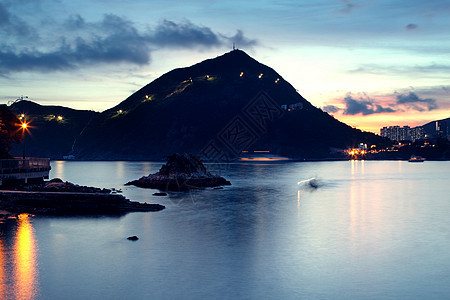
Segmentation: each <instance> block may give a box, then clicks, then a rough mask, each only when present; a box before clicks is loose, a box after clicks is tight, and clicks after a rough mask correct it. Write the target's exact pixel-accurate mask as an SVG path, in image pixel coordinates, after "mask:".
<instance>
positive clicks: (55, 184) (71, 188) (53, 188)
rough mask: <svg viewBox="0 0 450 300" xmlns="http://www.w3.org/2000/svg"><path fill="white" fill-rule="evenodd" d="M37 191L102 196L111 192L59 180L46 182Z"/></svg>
mask: <svg viewBox="0 0 450 300" xmlns="http://www.w3.org/2000/svg"><path fill="white" fill-rule="evenodd" d="M34 190H36V189H34ZM39 190H40V191H45V192H72V193H102V194H109V193H111V190H109V189H101V188H96V187H90V186H80V185H78V184H73V183H71V182H68V181H66V182H63V181H62V180H61V179H59V178H55V179H52V180H50V181H48V182H45V183H44V185H43V186H42V187H41V188H40V189H39Z"/></svg>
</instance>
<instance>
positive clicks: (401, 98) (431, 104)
mask: <svg viewBox="0 0 450 300" xmlns="http://www.w3.org/2000/svg"><path fill="white" fill-rule="evenodd" d="M396 98H397V104H404V105H406V106H407V107H409V108H411V109H414V110H418V111H425V110H433V109H436V108H438V105H437V103H436V100H435V99H432V98H419V96H417V95H416V94H415V93H413V92H410V93H409V94H400V95H397V97H396Z"/></svg>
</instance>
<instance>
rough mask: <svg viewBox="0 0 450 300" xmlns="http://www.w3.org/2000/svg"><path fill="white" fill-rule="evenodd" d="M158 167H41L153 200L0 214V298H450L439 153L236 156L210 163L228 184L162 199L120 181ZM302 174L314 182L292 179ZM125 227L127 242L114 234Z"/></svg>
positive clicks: (446, 202)
mask: <svg viewBox="0 0 450 300" xmlns="http://www.w3.org/2000/svg"><path fill="white" fill-rule="evenodd" d="M160 166H161V163H152V162H145V163H140V162H52V174H51V177H61V178H62V179H63V180H69V181H71V182H75V183H78V184H82V185H94V186H98V187H104V188H111V187H114V188H116V189H122V190H123V194H124V195H125V196H126V197H127V198H129V199H131V200H134V201H141V202H149V203H161V204H163V205H166V207H167V209H166V210H163V211H161V212H157V213H132V214H128V215H126V216H124V217H120V218H109V217H104V218H80V217H71V218H50V217H35V218H31V219H30V218H23V219H22V218H21V219H19V220H16V221H8V222H9V223H10V225H9V227H1V228H2V236H1V239H0V298H4V297H1V296H2V294H1V293H3V295H5V293H6V294H8V293H10V294H8V295H13V297H16V296H21V297H22V296H23V298H33V297H37V298H39V297H42V298H45V299H59V298H69V299H70V298H78V299H79V298H165V299H180V298H183V299H184V298H195V299H200V298H224V299H235V298H246V299H260V298H277V299H298V298H305V299H311V298H315V299H316V298H319V299H349V298H357V299H361V298H364V299H366V298H370V299H382V298H391V299H394V298H395V299H407V298H418V299H419V298H445V297H446V296H448V295H449V294H450V287H448V283H447V281H448V280H447V279H448V278H450V254H449V252H448V247H449V246H450V234H449V232H450V219H449V218H448V211H449V210H450V198H449V196H448V195H449V194H450V187H449V185H448V175H449V167H450V164H449V162H425V163H423V164H410V163H408V162H397V161H393V162H386V161H380V162H371V161H350V162H308V163H280V164H267V163H266V164H252V163H237V164H230V165H221V166H215V167H218V168H219V170H220V172H221V175H223V176H225V177H226V178H227V179H229V180H230V181H231V182H232V183H233V185H232V186H230V187H225V188H224V189H222V190H212V189H206V190H200V191H191V192H187V193H169V196H168V197H155V196H152V193H154V192H155V190H146V189H139V188H136V187H126V186H124V185H123V184H124V183H125V182H127V181H129V180H132V179H136V178H139V177H141V176H144V175H148V174H149V173H153V172H156V171H157V170H158V169H159V167H160ZM311 177H315V178H318V180H319V182H320V185H319V188H317V189H312V188H307V187H304V186H303V187H299V185H298V184H297V182H299V181H302V180H306V179H308V178H311ZM12 223H13V224H16V225H14V226H13V225H11V224H12ZM130 235H138V236H139V238H140V239H139V241H137V242H134V243H133V242H129V241H127V240H126V237H127V236H130ZM37 245H39V247H38V246H37ZM19 249H22V250H19ZM18 270H20V271H18ZM22 287H26V288H22ZM12 291H13V292H12ZM19 291H20V292H19ZM130 291H132V292H130ZM11 293H12V294H11ZM19 293H20V294H19ZM37 295H38V296H37Z"/></svg>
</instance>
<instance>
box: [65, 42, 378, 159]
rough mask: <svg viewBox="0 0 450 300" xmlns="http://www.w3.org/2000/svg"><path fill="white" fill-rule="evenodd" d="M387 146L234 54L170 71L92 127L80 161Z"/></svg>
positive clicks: (317, 154)
mask: <svg viewBox="0 0 450 300" xmlns="http://www.w3.org/2000/svg"><path fill="white" fill-rule="evenodd" d="M360 142H364V143H368V144H380V143H385V142H386V140H385V139H382V138H380V137H379V136H376V135H374V134H372V133H367V132H361V131H360V130H357V129H354V128H351V127H349V126H347V125H346V124H344V123H342V122H339V121H338V120H336V119H334V118H333V117H331V116H330V115H328V114H327V113H325V112H323V111H322V110H320V109H318V108H316V107H314V106H313V105H311V104H310V103H309V102H308V101H307V100H306V99H304V98H303V97H302V96H301V95H300V94H299V93H298V92H297V91H296V90H295V89H294V87H292V85H290V84H289V83H288V82H287V81H285V80H284V79H283V78H282V76H280V75H279V74H278V73H277V72H275V71H274V70H273V69H271V68H270V67H268V66H265V65H263V64H261V63H259V62H257V61H256V60H255V59H253V58H251V57H250V56H249V55H247V54H246V53H245V52H243V51H240V50H233V51H231V52H229V53H226V54H224V55H222V56H219V57H217V58H214V59H208V60H205V61H203V62H200V63H198V64H195V65H193V66H191V67H186V68H180V69H175V70H172V71H170V72H168V73H166V74H164V75H162V76H161V77H159V78H158V79H156V80H154V81H153V82H151V83H149V84H148V85H146V86H144V87H143V88H141V89H140V90H138V91H137V92H135V93H134V94H132V95H131V96H129V97H128V98H127V99H125V100H124V101H123V102H121V103H120V104H118V105H117V106H115V107H113V108H111V109H108V110H106V111H104V112H103V113H101V114H100V115H98V116H95V118H94V119H93V120H92V122H90V123H89V125H88V126H87V128H86V130H84V131H83V132H82V134H81V136H80V137H79V138H78V139H77V140H76V143H75V144H74V152H73V153H74V154H75V156H76V157H77V158H79V159H97V160H98V159H132V160H148V159H161V158H165V157H166V156H167V155H169V154H171V153H176V152H189V153H193V154H200V155H202V156H203V158H205V156H206V158H210V159H218V158H227V159H233V158H236V156H237V155H239V153H240V151H242V150H266V151H270V152H271V153H274V154H280V155H286V156H289V157H293V158H323V157H329V156H330V150H331V149H333V148H341V149H342V148H345V147H347V146H352V145H356V144H358V143H360Z"/></svg>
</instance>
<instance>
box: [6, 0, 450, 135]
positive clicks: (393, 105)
mask: <svg viewBox="0 0 450 300" xmlns="http://www.w3.org/2000/svg"><path fill="white" fill-rule="evenodd" d="M449 16H450V0H441V1H438V0H427V1H423V0H409V1H399V0H377V1H371V0H367V1H364V0H361V1H356V0H316V1H303V0H296V1H294V0H279V1H268V0H261V1H247V0H239V1H234V0H228V1H215V0H209V1H206V0H193V1H173V0H156V1H151V0H133V1H119V0H95V1H94V0H77V1H69V0H33V1H29V0H0V104H5V103H8V101H11V100H15V99H18V98H19V97H22V96H23V97H28V99H30V100H32V101H35V102H37V103H39V104H41V105H62V106H67V107H71V108H75V109H89V110H95V111H103V110H106V109H108V108H111V107H113V106H115V105H117V104H118V103H120V102H121V101H123V100H125V99H126V98H127V97H128V96H129V95H131V94H132V93H134V92H135V91H137V90H139V89H140V88H141V87H143V86H145V85H146V84H148V83H149V82H151V81H153V80H154V79H156V78H158V77H159V76H161V75H163V74H164V73H167V72H169V71H170V70H172V69H174V68H179V67H187V66H190V65H193V64H195V63H197V62H200V61H203V60H205V59H208V58H214V57H217V56H219V55H222V54H224V53H226V52H228V51H230V50H231V49H232V45H233V43H235V44H236V47H237V48H239V49H241V50H244V51H245V52H247V53H248V54H249V55H250V56H252V57H253V58H255V59H256V60H258V61H259V62H261V63H263V64H265V65H268V66H270V67H272V68H273V69H275V70H276V71H277V72H278V73H279V74H280V75H281V76H282V77H283V78H284V79H285V80H287V81H289V82H290V83H291V84H292V85H293V86H294V87H295V88H296V89H297V90H298V92H299V93H300V94H301V95H302V96H303V97H304V98H306V99H307V100H308V101H309V102H310V103H311V104H313V105H314V106H316V107H318V108H321V109H323V110H324V111H326V112H328V113H330V114H331V115H333V116H334V117H335V118H336V119H338V120H340V121H343V122H345V123H347V124H348V125H350V126H353V127H356V128H358V129H361V130H365V131H372V132H375V133H379V129H380V128H381V127H383V126H394V125H399V126H406V125H408V126H411V127H414V126H420V125H423V124H425V123H428V122H430V121H433V120H438V119H444V118H448V117H450V17H449Z"/></svg>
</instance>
